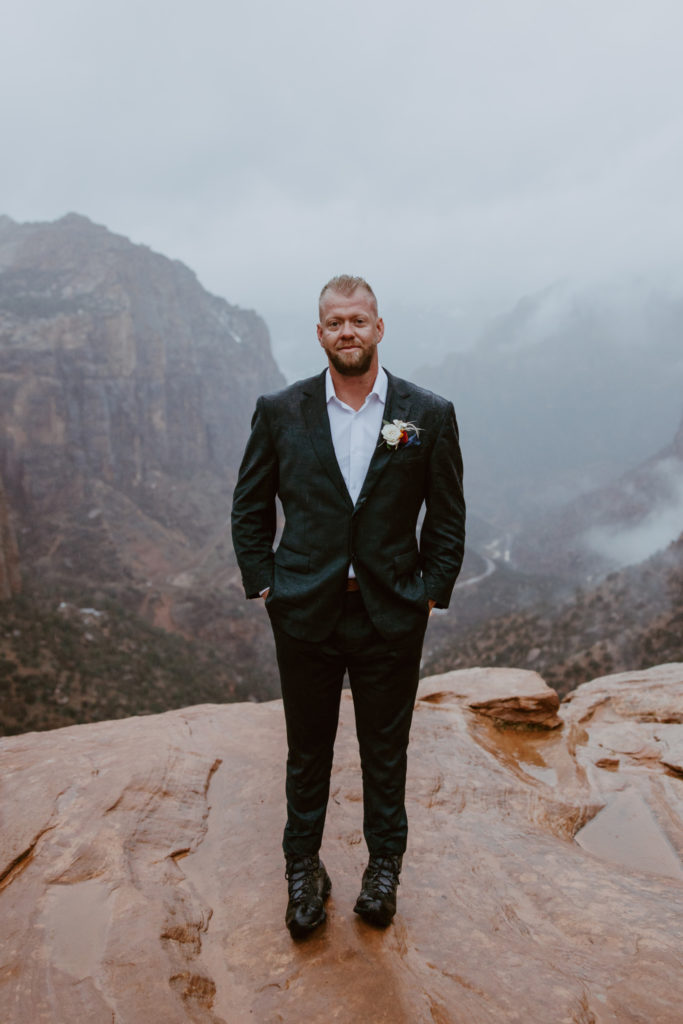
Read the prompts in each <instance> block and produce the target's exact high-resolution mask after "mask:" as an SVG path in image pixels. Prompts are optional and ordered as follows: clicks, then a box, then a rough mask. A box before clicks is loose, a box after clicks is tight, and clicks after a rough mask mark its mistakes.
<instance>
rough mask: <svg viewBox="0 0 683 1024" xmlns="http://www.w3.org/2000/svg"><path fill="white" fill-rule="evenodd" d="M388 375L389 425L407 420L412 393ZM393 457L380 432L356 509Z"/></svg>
mask: <svg viewBox="0 0 683 1024" xmlns="http://www.w3.org/2000/svg"><path fill="white" fill-rule="evenodd" d="M386 373H387V377H388V378H389V386H388V387H387V400H386V404H385V406H384V413H383V415H382V420H383V421H384V422H387V423H391V422H392V420H406V419H407V418H408V411H409V408H410V392H409V391H408V390H406V389H404V388H403V387H402V386H401V385H400V384H399V382H398V381H397V379H396V378H395V377H394V376H393V375H392V374H391V373H389V371H388V370H387V371H386ZM392 457H393V458H395V457H396V453H395V452H394V451H392V450H391V449H390V448H389V447H388V446H387V445H386V444H385V443H384V441H383V440H382V435H381V432H380V434H379V435H378V437H377V446H376V447H375V450H374V452H373V455H372V458H371V459H370V465H369V466H368V471H367V473H366V474H365V480H364V481H363V486H362V487H361V491H360V494H359V495H358V501H357V502H356V505H355V508H356V509H358V508H359V507H360V506H361V505H364V504H365V500H366V498H367V496H368V494H369V493H370V491H371V490H372V488H373V487H374V486H375V484H376V483H377V481H378V480H379V478H380V476H381V475H382V472H383V470H384V469H385V467H386V466H387V465H388V464H389V460H390V459H391V458H392ZM340 475H341V474H340Z"/></svg>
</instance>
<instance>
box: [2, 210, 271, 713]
mask: <svg viewBox="0 0 683 1024" xmlns="http://www.w3.org/2000/svg"><path fill="white" fill-rule="evenodd" d="M283 383H284V379H283V377H282V375H281V374H280V372H279V370H278V369H277V366H276V364H275V362H274V360H273V357H272V355H271V351H270V342H269V338H268V332H267V329H266V327H265V324H264V323H263V321H262V320H261V319H260V318H259V317H258V316H257V315H256V314H255V313H253V312H250V311H245V310H241V309H239V308H238V307H236V306H231V305H230V304H229V303H227V302H226V301H224V300H223V299H221V298H217V297H216V296H213V295H210V294H209V293H207V292H206V291H205V290H204V289H203V288H202V287H201V285H200V284H199V283H198V281H197V279H196V278H195V276H194V274H193V273H192V272H191V271H190V270H188V269H187V267H185V266H183V265H182V264H181V263H178V262H174V261H172V260H169V259H167V258H165V257H164V256H160V255H158V254H156V253H153V252H151V251H150V250H149V249H148V248H146V247H144V246H141V245H133V244H131V243H130V242H129V241H128V240H127V239H125V238H123V237H120V236H118V235H114V234H112V233H111V232H109V231H108V230H106V229H105V228H104V227H99V226H97V225H95V224H92V223H91V222H90V221H88V220H87V219H86V218H84V217H80V216H77V215H73V214H71V215H69V216H67V217H64V218H63V219H62V220H59V221H57V222H56V223H54V224H15V223H14V222H12V221H11V220H9V218H7V217H3V218H0V477H2V480H3V481H4V485H5V491H6V496H7V501H8V503H9V506H10V508H11V509H12V511H13V514H14V521H15V522H16V524H17V542H18V546H19V553H20V555H21V561H22V570H23V572H24V574H25V577H26V579H27V581H28V582H29V584H30V588H29V589H35V588H36V587H38V588H39V589H40V590H41V593H48V594H49V595H51V604H50V605H49V607H46V608H41V611H40V616H41V617H42V619H44V617H45V616H46V615H49V614H51V613H54V612H55V611H56V610H57V607H58V605H59V603H60V600H61V599H62V598H63V597H66V599H67V600H69V601H73V600H75V601H80V602H81V603H83V604H86V605H88V604H90V603H91V601H92V600H96V601H98V602H99V604H98V607H100V608H101V607H102V601H103V600H104V599H105V598H113V599H115V600H117V601H120V602H122V603H123V606H124V607H125V611H126V613H128V612H130V611H132V612H134V613H135V614H137V615H140V616H141V617H142V618H143V619H144V621H145V622H146V623H147V624H148V625H153V626H159V627H161V628H162V629H164V630H167V631H172V632H175V633H176V634H180V635H182V636H184V637H186V638H188V640H190V639H200V640H202V641H205V642H207V643H209V644H211V645H212V646H213V649H215V650H216V651H218V652H220V658H221V661H222V663H223V668H222V675H221V680H222V684H223V685H225V686H232V687H233V689H234V686H238V687H240V686H241V687H242V689H241V692H242V693H244V692H245V689H247V690H248V686H249V680H248V677H249V671H250V670H249V667H248V666H249V664H250V663H253V664H254V673H255V674H257V675H258V679H255V680H254V690H255V691H256V692H258V689H259V680H260V681H261V682H262V681H263V679H264V678H265V677H266V676H267V671H262V669H263V666H262V664H261V662H260V655H259V653H258V650H255V648H257V647H258V643H256V644H254V643H253V639H254V637H253V636H252V634H253V633H254V632H255V634H256V638H257V640H258V638H259V637H260V636H261V635H262V634H264V633H265V632H266V624H265V619H263V622H261V621H260V620H258V617H255V613H254V611H253V610H249V611H245V609H244V604H245V602H244V595H243V593H242V590H241V586H240V582H239V574H238V573H237V570H236V566H235V561H234V556H233V553H232V545H231V542H230V533H229V513H230V502H231V496H232V488H233V485H234V481H235V478H236V473H237V468H238V465H239V461H240V458H241V455H242V451H243V448H244V444H245V441H246V437H247V434H248V431H249V424H250V418H251V414H252V412H253V408H254V405H255V402H256V398H257V396H258V395H259V394H262V393H263V392H267V391H270V390H273V389H275V388H277V387H280V386H282V385H283ZM1 514H2V513H1V509H0V515H1ZM5 575H6V573H5ZM5 590H7V586H5ZM93 595H94V596H93ZM98 595H99V596H98ZM233 613H235V614H233ZM110 614H113V612H111V611H110ZM36 618H38V616H36ZM261 618H263V617H261ZM18 628H21V630H22V635H21V637H19V639H18V640H17V641H16V642H15V640H13V639H12V638H11V637H10V639H9V640H7V643H6V644H5V645H4V647H6V648H8V649H7V650H5V649H4V648H3V649H0V655H3V656H4V657H5V658H6V659H7V661H8V664H14V663H16V665H17V671H16V672H15V673H14V675H15V676H16V679H14V677H12V678H13V685H14V684H16V686H15V688H17V689H18V690H21V688H22V686H23V685H24V680H25V676H26V671H25V670H26V669H27V668H30V671H31V673H32V674H33V675H34V676H35V675H36V673H37V674H38V675H41V677H42V675H45V673H46V672H48V669H49V673H50V674H52V675H53V676H54V677H58V678H59V679H63V680H64V686H65V687H66V690H65V692H64V700H65V702H66V705H67V707H68V704H69V700H70V698H69V689H70V688H71V687H72V686H76V687H80V688H82V686H81V684H82V680H81V676H80V674H79V669H78V667H77V666H76V667H72V666H70V665H68V664H66V663H60V664H55V665H54V668H53V667H52V660H54V659H53V654H54V652H48V655H49V656H46V657H41V658H36V659H34V661H35V662H36V663H35V664H33V663H32V664H31V665H30V666H28V665H26V664H25V659H26V656H27V655H26V651H27V650H28V648H29V647H30V646H31V645H30V644H28V643H26V644H24V638H26V639H27V640H28V636H27V634H26V632H25V630H24V628H23V626H22V627H18ZM12 635H13V636H14V634H12ZM268 642H269V641H268V640H267V639H266V641H265V643H266V646H267V644H268ZM88 643H91V644H92V645H95V646H96V645H97V634H96V632H91V636H90V639H89V640H88ZM145 643H147V641H145ZM8 645H9V647H8ZM32 646H33V647H35V644H34V645H32ZM267 653H269V652H268V651H267ZM102 654H103V658H102V659H101V664H102V666H103V669H106V668H107V665H109V667H110V668H112V673H110V674H113V675H114V676H116V677H117V678H118V680H119V681H118V682H115V683H114V684H113V685H114V686H115V687H116V686H126V687H128V689H129V690H130V692H131V693H135V692H137V691H138V688H139V682H140V681H138V680H130V679H129V681H128V682H127V683H125V684H124V683H122V682H121V672H120V667H119V666H116V667H114V666H113V662H112V661H111V658H109V656H108V655H107V654H106V651H105V650H104V648H102ZM107 659H108V661H107ZM62 661H63V659H62ZM105 661H107V664H105ZM226 665H227V666H228V667H227V668H226V667H225V666H226ZM11 671H12V670H11V669H8V672H11ZM270 672H271V673H273V665H271V667H270ZM226 673H227V677H226ZM36 678H37V676H36ZM48 683H49V681H48ZM40 685H42V683H41V684H40ZM186 685H187V687H188V689H187V692H186V693H185V694H184V695H183V697H184V699H181V703H185V704H187V703H191V702H192V692H191V689H190V682H189V681H188V683H187V684H186ZM60 686H62V683H60ZM88 686H91V687H92V690H93V694H94V693H95V692H96V691H97V689H98V688H100V689H101V688H102V687H103V686H107V687H108V686H109V682H108V673H107V672H106V671H102V672H100V673H99V675H98V674H97V673H95V674H94V675H93V676H92V678H91V679H89V681H88ZM48 688H50V689H54V679H53V685H52V686H51V687H48ZM225 692H229V690H226V691H225ZM95 703H96V701H95ZM114 703H116V702H114ZM124 703H126V704H128V707H129V710H133V711H135V710H142V708H141V707H140V706H136V705H135V703H134V702H133V706H132V707H131V706H130V703H129V702H128V700H127V699H126V700H125V701H124ZM90 713H91V714H92V713H93V712H92V711H91V712H90ZM94 713H95V715H96V714H97V711H96V710H95V712H94ZM17 724H18V723H15V724H14V725H13V726H12V727H13V728H16V726H17ZM52 724H54V722H52Z"/></svg>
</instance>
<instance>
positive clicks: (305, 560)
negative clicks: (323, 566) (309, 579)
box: [275, 544, 311, 572]
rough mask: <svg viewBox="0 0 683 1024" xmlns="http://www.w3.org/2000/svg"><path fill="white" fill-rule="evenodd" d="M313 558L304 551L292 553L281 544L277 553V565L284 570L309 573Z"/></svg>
mask: <svg viewBox="0 0 683 1024" xmlns="http://www.w3.org/2000/svg"><path fill="white" fill-rule="evenodd" d="M310 563H311V557H310V555H307V554H305V553H304V552H303V551H292V549H291V548H285V547H283V546H282V544H280V546H279V548H278V549H277V551H276V552H275V564H276V565H281V566H282V568H283V569H293V570H294V572H308V570H309V568H310Z"/></svg>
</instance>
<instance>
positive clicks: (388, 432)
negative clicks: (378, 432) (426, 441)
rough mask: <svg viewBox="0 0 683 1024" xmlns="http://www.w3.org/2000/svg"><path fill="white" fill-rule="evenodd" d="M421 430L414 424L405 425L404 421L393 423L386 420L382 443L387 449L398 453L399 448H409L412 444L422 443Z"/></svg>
mask: <svg viewBox="0 0 683 1024" xmlns="http://www.w3.org/2000/svg"><path fill="white" fill-rule="evenodd" d="M421 429H422V428H421V427H416V426H415V424H414V423H404V421H403V420H394V421H393V422H392V423H389V422H388V420H385V421H384V426H383V427H382V441H384V443H385V445H386V446H387V448H391V449H392V450H393V451H396V449H397V448H407V447H408V445H410V444H419V443H420V430H421ZM380 444H381V442H380Z"/></svg>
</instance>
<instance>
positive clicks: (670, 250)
mask: <svg viewBox="0 0 683 1024" xmlns="http://www.w3.org/2000/svg"><path fill="white" fill-rule="evenodd" d="M2 24H3V31H2V36H3V45H2V60H1V61H0V111H1V117H2V123H1V135H0V138H1V139H2V152H3V155H2V159H1V160H0V185H1V187H0V197H1V198H0V212H5V213H7V214H9V216H11V217H13V218H14V219H15V220H18V221H26V220H52V219H55V218H57V217H60V216H61V215H63V214H64V213H66V212H68V211H76V212H79V213H83V214H85V215H87V216H88V217H90V218H92V219H93V220H95V221H97V222H99V223H103V224H106V225H107V226H108V227H109V228H111V229H112V230H114V231H117V232H119V233H122V234H125V235H127V236H128V237H130V238H131V239H133V241H136V242H144V243H146V244H148V245H150V246H151V247H152V248H154V249H156V250H158V251H161V252H163V253H165V254H166V255H168V256H171V257H174V258H177V259H181V260H182V261H183V262H185V263H187V264H188V265H189V266H190V267H192V268H193V269H194V270H195V271H196V272H197V274H198V276H199V278H200V280H201V281H202V283H203V284H204V285H205V286H206V287H207V288H209V289H210V290H211V291H213V292H216V293H218V294H220V295H223V296H225V297H226V298H228V299H229V300H230V301H231V302H234V303H237V304H239V305H241V306H247V307H253V308H255V309H257V310H258V311H259V312H261V313H263V314H264V315H265V316H266V318H267V319H268V320H269V322H270V325H271V327H272V328H273V329H274V330H275V331H277V325H278V323H279V322H280V321H279V318H280V317H286V316H288V315H291V316H294V317H299V316H300V315H302V313H303V314H304V315H308V312H309V311H310V316H311V321H312V322H313V320H314V317H315V298H316V296H317V292H318V291H319V288H320V285H321V284H322V283H323V281H325V280H326V279H327V278H328V277H329V276H331V275H332V274H334V273H339V272H350V273H360V274H364V275H366V276H367V277H368V278H369V279H370V281H371V282H372V283H373V284H374V286H375V288H376V290H377V292H378V294H379V296H380V299H384V300H385V302H386V301H388V302H390V303H394V304H395V303H397V302H404V303H407V304H414V305H415V306H417V307H419V308H430V307H436V308H440V309H443V310H444V311H457V310H463V309H465V310H467V309H469V308H470V307H472V306H477V305H482V304H486V305H487V306H488V307H490V309H491V312H496V311H499V310H501V309H503V308H505V306H506V305H507V304H509V303H510V302H512V301H514V299H515V298H516V297H517V296H519V295H520V294H523V293H528V292H533V291H535V290H537V289H539V288H542V287H544V286H546V285H547V284H549V283H551V282H553V281H556V280H558V279H564V278H570V279H571V280H577V281H582V280H586V279H588V280H594V279H600V278H602V277H612V276H614V275H620V274H643V273H644V274H646V275H650V276H653V277H654V278H657V277H667V276H670V277H671V276H673V277H674V278H675V277H676V275H678V274H679V268H680V253H681V239H682V238H683V203H682V202H681V188H682V186H681V182H682V181H683V119H682V113H681V111H682V106H683V59H682V58H681V40H682V39H683V3H681V2H680V0H648V2H642V0H478V2H474V0H470V2H468V3H464V2H458V0H455V2H453V0H451V2H446V0H440V2H434V0H422V2H420V3H410V4H408V3H404V2H401V0H363V2H358V0H349V2H347V3H345V4H339V3H335V4H331V3H325V2H324V0H288V2H287V3H283V2H278V0H243V2H241V3H239V4H237V3H234V2H230V0H227V2H226V0H193V2H191V3H190V2H184V3H177V2H174V0H117V2H116V3H112V2H106V0H105V2H93V0H60V2H59V3H55V2H53V0H10V2H5V3H4V4H3V5H2Z"/></svg>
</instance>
